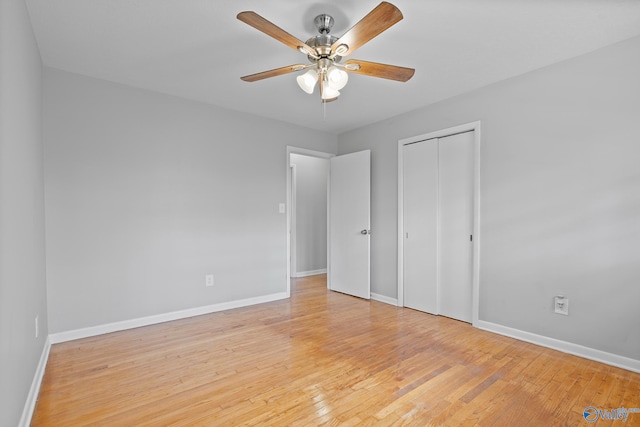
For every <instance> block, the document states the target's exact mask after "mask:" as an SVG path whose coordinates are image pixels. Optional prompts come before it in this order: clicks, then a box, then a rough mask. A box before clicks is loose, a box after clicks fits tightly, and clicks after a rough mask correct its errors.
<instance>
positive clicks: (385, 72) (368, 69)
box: [344, 59, 416, 82]
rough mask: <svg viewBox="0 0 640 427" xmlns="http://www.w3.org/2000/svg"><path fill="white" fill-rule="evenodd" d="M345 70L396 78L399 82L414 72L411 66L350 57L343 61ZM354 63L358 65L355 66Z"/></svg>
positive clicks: (390, 78)
mask: <svg viewBox="0 0 640 427" xmlns="http://www.w3.org/2000/svg"><path fill="white" fill-rule="evenodd" d="M344 65H345V68H344V69H345V70H346V71H348V72H350V73H355V74H364V75H365V76H371V77H380V78H383V79H389V80H397V81H399V82H406V81H407V80H409V79H410V78H411V77H413V73H415V72H416V70H414V69H413V68H407V67H398V66H397V65H387V64H380V63H378V62H369V61H361V60H359V59H350V60H348V61H345V63H344ZM356 65H359V66H360V67H359V68H357V69H353V68H355V66H356Z"/></svg>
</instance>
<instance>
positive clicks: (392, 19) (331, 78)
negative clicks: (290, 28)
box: [237, 1, 415, 103]
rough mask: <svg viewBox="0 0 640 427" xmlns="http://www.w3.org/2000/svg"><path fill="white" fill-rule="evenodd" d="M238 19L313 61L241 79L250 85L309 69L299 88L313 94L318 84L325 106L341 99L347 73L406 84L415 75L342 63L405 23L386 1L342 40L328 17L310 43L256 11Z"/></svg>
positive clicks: (299, 79) (320, 18) (385, 67)
mask: <svg viewBox="0 0 640 427" xmlns="http://www.w3.org/2000/svg"><path fill="white" fill-rule="evenodd" d="M237 18H238V19H239V20H240V21H242V22H244V23H245V24H248V25H250V26H252V27H254V28H256V29H257V30H259V31H262V32H263V33H265V34H266V35H268V36H271V37H273V38H274V39H276V40H278V41H279V42H281V43H283V44H285V45H287V46H289V47H290V48H292V49H295V50H297V51H300V52H301V53H303V54H305V55H307V58H308V60H309V63H308V64H293V65H288V66H286V67H280V68H276V69H273V70H269V71H263V72H261V73H256V74H251V75H248V76H244V77H241V79H242V80H244V81H246V82H255V81H258V80H263V79H266V78H269V77H276V76H280V75H283V74H288V73H292V72H296V71H302V70H307V72H306V73H304V74H302V75H300V76H298V77H297V82H298V85H299V86H300V88H301V89H302V90H304V91H305V92H307V93H309V94H311V93H313V90H314V87H315V85H316V83H317V84H318V87H319V89H320V99H321V100H322V102H323V103H325V102H331V101H335V100H336V99H338V96H340V92H339V91H340V89H342V88H343V87H344V86H345V85H346V84H347V81H348V78H349V76H348V74H347V73H354V74H364V75H367V76H372V77H381V78H383V79H390V80H396V81H400V82H406V81H407V80H409V79H410V78H411V77H412V76H413V73H414V72H415V70H414V69H413V68H406V67H398V66H396V65H387V64H380V63H377V62H368V61H361V60H359V59H349V60H347V61H345V62H342V58H343V57H345V56H347V55H350V54H352V53H353V52H354V51H355V50H356V49H358V48H359V47H360V46H362V45H363V44H365V43H367V42H368V41H369V40H371V39H373V38H374V37H376V36H377V35H378V34H380V33H382V32H383V31H385V30H386V29H388V28H389V27H391V26H392V25H394V24H395V23H397V22H399V21H400V20H402V13H401V12H400V10H399V9H398V8H397V7H395V6H394V5H392V4H391V3H388V2H386V1H383V2H382V3H380V4H379V5H378V6H376V7H375V8H374V9H373V10H372V11H371V12H369V14H367V16H365V17H364V18H362V19H361V20H360V21H359V22H358V23H357V24H355V25H354V26H353V27H351V29H349V30H348V31H347V32H346V33H344V34H343V35H342V37H340V38H338V37H336V36H334V35H332V34H329V33H330V31H331V27H332V26H333V23H334V20H333V17H331V16H330V15H327V14H322V15H318V16H316V18H315V19H314V24H315V26H316V28H317V29H318V32H319V33H320V34H319V35H317V36H313V37H311V38H310V39H308V40H307V41H306V42H303V41H301V40H299V39H297V38H296V37H294V36H292V35H291V34H289V33H287V32H286V31H284V30H283V29H281V28H280V27H278V26H276V25H275V24H273V23H271V22H270V21H268V20H266V19H265V18H263V17H262V16H260V15H258V14H257V13H255V12H252V11H247V12H240V13H239V14H238V16H237Z"/></svg>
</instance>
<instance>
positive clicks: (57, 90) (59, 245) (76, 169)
mask: <svg viewBox="0 0 640 427" xmlns="http://www.w3.org/2000/svg"><path fill="white" fill-rule="evenodd" d="M44 132H45V177H46V183H47V188H46V190H47V191H46V206H47V212H46V221H47V222H46V225H47V255H48V258H47V286H48V291H49V296H50V297H49V322H50V328H51V331H52V332H53V333H56V332H62V331H69V330H74V329H78V328H84V327H91V326H96V325H102V324H107V323H111V322H116V321H123V320H130V319H136V318H141V317H146V316H150V315H156V314H163V313H167V312H172V311H176V310H183V309H189V308H195V307H201V306H206V305H211V304H216V303H221V302H227V301H234V300H239V299H244V298H251V297H259V296H264V295H269V294H274V293H279V292H285V291H286V215H285V214H280V213H278V204H279V203H284V202H285V201H286V173H287V172H286V146H287V145H295V146H302V147H304V148H310V149H315V150H321V151H327V152H335V151H336V149H337V148H336V143H337V137H335V136H333V135H328V134H322V133H321V132H313V133H309V132H308V130H306V129H303V128H300V127H295V126H292V125H289V124H285V123H283V122H277V121H273V120H268V119H262V118H258V117H254V116H249V115H245V114H240V113H236V112H232V111H229V110H225V109H221V108H216V107H213V106H209V105H205V104H200V103H196V102H191V101H186V100H182V99H179V98H174V97H170V96H166V95H162V94H157V93H152V92H147V91H144V90H139V89H135V88H130V87H126V86H122V85H118V84H113V83H109V82H106V81H102V80H97V79H92V78H88V77H83V76H79V75H75V74H70V73H67V72H62V71H57V70H52V69H46V68H45V95H44ZM208 273H212V274H214V280H215V286H214V287H210V288H206V287H205V286H204V285H205V274H208Z"/></svg>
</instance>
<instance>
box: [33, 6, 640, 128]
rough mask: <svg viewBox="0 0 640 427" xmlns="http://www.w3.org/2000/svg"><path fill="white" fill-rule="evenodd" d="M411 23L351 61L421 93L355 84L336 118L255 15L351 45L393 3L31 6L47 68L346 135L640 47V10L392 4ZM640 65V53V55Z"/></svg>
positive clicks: (362, 81) (377, 82) (300, 33)
mask: <svg viewBox="0 0 640 427" xmlns="http://www.w3.org/2000/svg"><path fill="white" fill-rule="evenodd" d="M391 1H392V3H394V4H395V5H396V6H397V7H398V8H399V9H400V10H401V11H402V13H403V14H404V20H402V21H400V22H399V23H397V24H396V25H394V26H393V27H391V28H390V29H388V30H387V31H386V32H384V33H382V34H381V35H379V36H378V37H376V38H375V39H373V40H372V41H370V42H369V43H368V44H366V45H365V46H363V47H361V48H360V49H358V51H357V52H355V54H353V55H351V56H350V57H349V58H352V57H353V58H357V59H363V60H368V61H375V62H382V63H387V64H394V65H401V66H407V67H412V68H415V69H416V73H415V75H414V77H413V78H412V79H411V80H410V81H409V82H407V83H399V82H395V81H389V80H384V79H378V78H372V77H367V76H362V75H353V74H352V75H351V76H350V79H349V84H348V85H347V87H346V88H344V89H343V90H342V91H341V92H342V96H341V97H340V99H339V100H338V101H336V102H333V103H330V104H327V105H326V117H324V118H323V106H322V104H321V103H320V99H319V95H318V93H317V91H316V92H315V94H314V95H307V94H306V93H304V92H302V90H300V88H298V86H297V84H296V82H295V78H294V77H295V75H296V74H290V75H284V76H279V77H274V78H271V79H267V80H262V81H258V82H253V83H247V82H243V81H241V80H240V76H243V75H247V74H253V73H256V72H259V71H266V70H270V69H273V68H278V67H281V66H285V65H290V64H295V63H300V62H301V61H306V58H305V56H304V55H302V54H301V53H298V52H296V51H294V50H293V49H290V48H288V47H287V46H285V45H283V44H280V43H279V42H277V41H276V40H274V39H272V38H270V37H268V36H266V35H265V34H262V33H260V32H259V31H257V30H255V29H254V28H252V27H250V26H248V25H246V24H244V23H242V22H240V21H238V20H237V19H236V15H237V14H238V12H241V11H243V10H253V11H255V12H257V13H258V14H260V15H262V16H263V17H265V18H266V19H268V20H270V21H271V22H273V23H274V24H276V25H278V26H279V27H281V28H283V29H284V30H286V31H288V32H289V33H291V34H292V35H294V36H296V37H298V38H299V39H302V40H306V39H307V38H308V37H310V36H313V35H315V27H314V26H313V18H314V17H315V16H316V15H318V14H319V13H329V14H331V15H333V17H334V19H335V26H334V28H333V31H332V33H333V34H335V35H337V36H340V35H341V34H342V33H343V32H345V31H346V30H347V29H349V28H350V27H351V26H352V25H354V24H355V23H356V22H357V21H359V20H360V19H361V18H362V17H363V16H364V15H366V14H367V13H368V12H369V11H370V10H371V9H373V8H374V7H375V6H376V5H377V4H378V3H379V0H370V1H362V0H360V1H356V0H325V1H323V2H318V1H315V0H309V1H306V0H300V1H295V2H294V1H291V0H288V1H287V0H270V1H269V2H266V1H258V0H222V1H221V0H188V1H184V0H26V3H27V6H28V9H29V13H30V16H31V20H32V23H33V27H34V31H35V35H36V38H37V41H38V45H39V47H40V52H41V55H42V60H43V62H44V65H46V66H49V67H53V68H58V69H61V70H66V71H71V72H74V73H79V74H84V75H87V76H92V77H97V78H101V79H106V80H110V81H114V82H119V83H123V84H126V85H132V86H137V87H140V88H145V89H149V90H153V91H158V92H162V93H167V94H172V95H176V96H180V97H184V98H188V99H193V100H197V101H201V102H205V103H210V104H213V105H218V106H222V107H226V108H230V109H233V110H238V111H244V112H248V113H251V114H256V115H260V116H264V117H269V118H273V119H277V120H283V121H286V122H291V123H296V124H299V125H302V126H306V127H309V128H312V129H321V130H326V131H329V132H333V133H340V132H344V131H347V130H350V129H354V128H357V127H360V126H363V125H366V124H369V123H373V122H376V121H379V120H382V119H386V118H389V117H392V116H395V115H398V114H401V113H403V112H406V111H410V110H414V109H416V108H419V107H421V106H425V105H428V104H432V103H434V102H437V101H440V100H443V99H446V98H449V97H452V96H455V95H458V94H461V93H464V92H468V91H470V90H473V89H476V88H479V87H482V86H486V85H488V84H491V83H494V82H497V81H500V80H503V79H506V78H509V77H513V76H516V75H519V74H523V73H526V72H528V71H531V70H534V69H537V68H540V67H544V66H546V65H549V64H552V63H555V62H559V61H562V60H564V59H567V58H571V57H574V56H578V55H581V54H584V53H587V52H590V51H593V50H595V49H598V48H601V47H604V46H607V45H610V44H613V43H616V42H618V41H622V40H625V39H628V38H631V37H634V36H637V35H640V1H639V0H420V1H416V0H413V1H412V0H391ZM639 54H640V52H639Z"/></svg>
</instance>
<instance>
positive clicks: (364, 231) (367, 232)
mask: <svg viewBox="0 0 640 427" xmlns="http://www.w3.org/2000/svg"><path fill="white" fill-rule="evenodd" d="M360 234H371V230H366V229H365V230H362V231H361V232H360Z"/></svg>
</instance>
